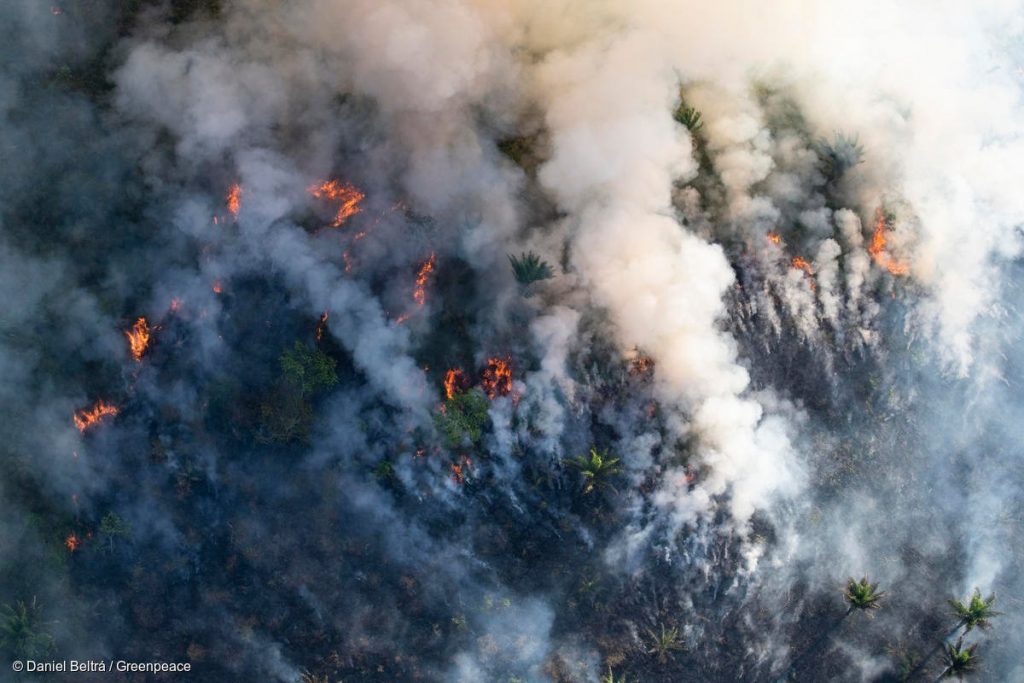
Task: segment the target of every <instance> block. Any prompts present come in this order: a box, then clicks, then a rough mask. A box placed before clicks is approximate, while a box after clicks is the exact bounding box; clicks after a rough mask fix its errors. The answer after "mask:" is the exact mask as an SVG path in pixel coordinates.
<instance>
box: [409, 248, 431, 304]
mask: <svg viewBox="0 0 1024 683" xmlns="http://www.w3.org/2000/svg"><path fill="white" fill-rule="evenodd" d="M436 261H437V257H436V256H435V255H434V254H433V253H431V254H430V256H429V257H428V258H427V260H426V261H424V262H423V265H421V266H420V269H419V272H417V273H416V287H415V288H413V290H412V298H413V301H415V302H416V305H417V306H422V305H423V304H425V303H427V280H428V279H429V278H430V274H431V273H432V272H434V263H435V262H436Z"/></svg>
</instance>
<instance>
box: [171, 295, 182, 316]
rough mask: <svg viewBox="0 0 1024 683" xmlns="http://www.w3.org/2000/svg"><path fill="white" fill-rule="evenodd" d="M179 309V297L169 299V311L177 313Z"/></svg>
mask: <svg viewBox="0 0 1024 683" xmlns="http://www.w3.org/2000/svg"><path fill="white" fill-rule="evenodd" d="M180 310H181V299H179V298H177V297H175V298H173V299H171V308H170V311H171V313H177V312H178V311H180Z"/></svg>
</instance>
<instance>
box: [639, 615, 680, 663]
mask: <svg viewBox="0 0 1024 683" xmlns="http://www.w3.org/2000/svg"><path fill="white" fill-rule="evenodd" d="M647 635H648V636H650V639H651V646H650V647H649V648H647V654H649V655H656V656H657V657H658V661H659V662H661V663H662V664H664V663H665V662H666V661H668V658H669V657H671V656H672V654H673V653H674V652H677V651H679V650H682V649H684V647H683V641H682V639H681V638H680V637H679V629H678V628H676V627H674V626H673V627H672V628H665V625H664V624H662V625H661V631H660V632H659V633H655V632H654V631H652V630H650V629H647Z"/></svg>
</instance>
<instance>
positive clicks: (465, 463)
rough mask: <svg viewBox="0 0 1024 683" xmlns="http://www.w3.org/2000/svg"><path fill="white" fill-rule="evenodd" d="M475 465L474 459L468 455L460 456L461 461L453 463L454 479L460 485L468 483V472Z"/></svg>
mask: <svg viewBox="0 0 1024 683" xmlns="http://www.w3.org/2000/svg"><path fill="white" fill-rule="evenodd" d="M472 467H473V460H472V459H470V457H469V456H468V455H461V456H459V462H457V463H454V462H453V463H452V464H451V468H452V481H454V482H455V483H456V484H459V485H460V486H461V485H462V484H465V483H466V473H467V472H468V470H469V469H470V468H472Z"/></svg>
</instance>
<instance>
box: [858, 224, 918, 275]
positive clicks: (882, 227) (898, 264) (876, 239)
mask: <svg viewBox="0 0 1024 683" xmlns="http://www.w3.org/2000/svg"><path fill="white" fill-rule="evenodd" d="M888 229H889V226H888V225H887V224H886V220H885V214H884V213H883V212H882V210H881V209H878V210H877V211H875V232H874V234H872V235H871V245H870V246H869V247H868V253H869V254H871V258H872V259H874V261H875V263H877V264H878V265H879V266H880V267H882V268H885V269H886V270H887V271H889V272H890V273H891V274H893V275H897V276H902V275H907V274H908V273H910V265H909V264H907V263H904V262H902V261H897V260H896V259H894V258H892V257H891V256H889V254H888V252H886V250H885V232H886V230H888Z"/></svg>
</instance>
